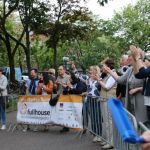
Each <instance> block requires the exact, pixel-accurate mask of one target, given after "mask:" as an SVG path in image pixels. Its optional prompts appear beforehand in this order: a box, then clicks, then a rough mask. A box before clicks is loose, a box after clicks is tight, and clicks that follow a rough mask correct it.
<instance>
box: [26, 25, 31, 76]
mask: <svg viewBox="0 0 150 150" xmlns="http://www.w3.org/2000/svg"><path fill="white" fill-rule="evenodd" d="M25 32H26V50H25V54H26V63H27V70H28V75H29V74H30V69H31V59H30V36H29V31H28V26H27V27H26V30H25Z"/></svg>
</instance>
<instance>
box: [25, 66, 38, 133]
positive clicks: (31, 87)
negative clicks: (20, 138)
mask: <svg viewBox="0 0 150 150" xmlns="http://www.w3.org/2000/svg"><path fill="white" fill-rule="evenodd" d="M38 82H39V79H38V70H37V69H35V68H32V69H31V71H30V78H29V79H28V80H27V82H26V87H27V89H26V95H37V87H38ZM28 129H29V125H25V126H24V129H23V132H26V131H27V130H28ZM33 131H35V132H36V131H38V128H37V126H36V125H35V127H34V129H33Z"/></svg>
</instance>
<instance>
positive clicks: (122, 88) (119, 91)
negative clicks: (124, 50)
mask: <svg viewBox="0 0 150 150" xmlns="http://www.w3.org/2000/svg"><path fill="white" fill-rule="evenodd" d="M128 68H129V61H128V55H122V57H121V59H120V69H119V70H118V72H117V74H118V75H119V76H121V75H123V74H125V72H126V71H127V69H128ZM125 93H126V85H125V84H119V83H117V88H116V96H117V98H118V99H120V100H122V102H123V104H125Z"/></svg>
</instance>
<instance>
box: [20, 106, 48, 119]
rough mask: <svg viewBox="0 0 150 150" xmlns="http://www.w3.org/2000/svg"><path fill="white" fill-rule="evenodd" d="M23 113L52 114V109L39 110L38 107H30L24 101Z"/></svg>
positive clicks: (21, 111)
mask: <svg viewBox="0 0 150 150" xmlns="http://www.w3.org/2000/svg"><path fill="white" fill-rule="evenodd" d="M20 113H21V114H24V115H25V114H28V115H38V116H43V115H47V116H49V115H50V111H43V110H37V109H28V107H27V104H26V103H23V104H22V106H21V110H20Z"/></svg>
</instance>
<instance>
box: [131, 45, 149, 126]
mask: <svg viewBox="0 0 150 150" xmlns="http://www.w3.org/2000/svg"><path fill="white" fill-rule="evenodd" d="M130 49H131V52H132V56H133V58H134V73H135V76H136V78H138V79H145V80H144V85H143V92H142V93H143V95H144V104H145V105H146V108H147V117H148V124H149V126H150V53H147V54H146V55H145V59H144V62H143V61H142V58H141V56H140V53H141V50H140V48H136V47H135V46H133V45H132V46H130Z"/></svg>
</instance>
